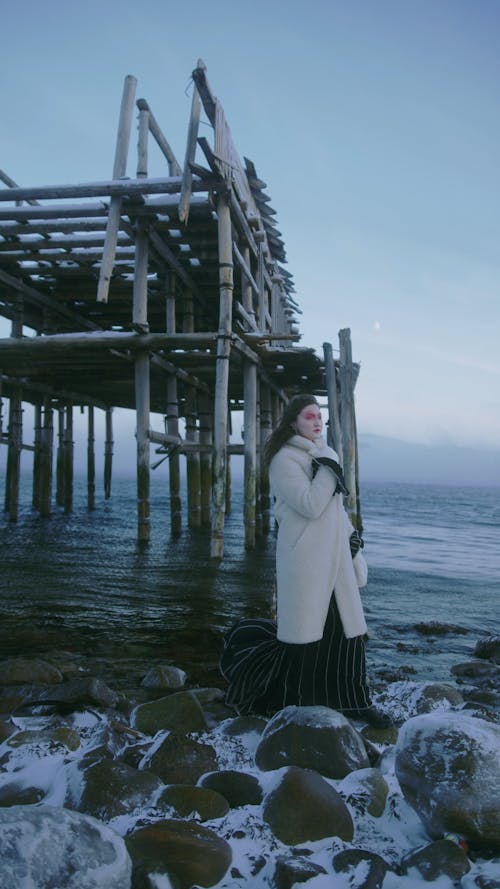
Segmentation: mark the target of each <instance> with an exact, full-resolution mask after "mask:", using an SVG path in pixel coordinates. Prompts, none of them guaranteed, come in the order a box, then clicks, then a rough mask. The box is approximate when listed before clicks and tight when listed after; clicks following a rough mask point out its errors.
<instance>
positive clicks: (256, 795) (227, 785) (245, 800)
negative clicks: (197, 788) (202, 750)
mask: <svg viewBox="0 0 500 889" xmlns="http://www.w3.org/2000/svg"><path fill="white" fill-rule="evenodd" d="M200 783H201V786H202V787H210V788H211V789H212V790H216V791H217V792H218V793H221V794H222V795H223V796H224V797H225V798H226V799H227V801H228V803H229V805H230V807H231V808H232V809H237V808H238V807H239V806H258V805H259V803H261V802H262V788H261V786H260V784H259V782H258V780H257V778H256V777H255V776H254V775H248V774H246V773H245V772H237V771H236V770H234V769H226V770H221V771H220V772H210V773H209V774H208V775H204V776H203V778H202V779H201V782H200Z"/></svg>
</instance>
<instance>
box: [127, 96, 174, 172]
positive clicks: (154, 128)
mask: <svg viewBox="0 0 500 889" xmlns="http://www.w3.org/2000/svg"><path fill="white" fill-rule="evenodd" d="M137 107H138V108H139V110H140V111H147V112H149V113H148V122H149V132H150V133H151V135H152V136H153V139H154V140H155V142H156V144H157V145H158V148H159V149H160V151H161V152H162V154H163V155H164V157H166V159H167V161H168V168H169V170H168V171H169V174H170V176H181V175H182V170H181V167H180V165H179V164H178V162H177V158H176V157H175V154H174V152H173V150H172V148H171V147H170V144H169V143H168V142H167V140H166V139H165V136H164V135H163V133H162V131H161V129H160V127H159V125H158V123H157V121H156V118H155V116H154V114H153V112H152V111H151V108H150V107H149V105H148V103H147V102H146V99H137Z"/></svg>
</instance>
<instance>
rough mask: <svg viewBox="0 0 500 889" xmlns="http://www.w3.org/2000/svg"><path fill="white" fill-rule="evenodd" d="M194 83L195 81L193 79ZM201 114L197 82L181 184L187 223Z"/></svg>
mask: <svg viewBox="0 0 500 889" xmlns="http://www.w3.org/2000/svg"><path fill="white" fill-rule="evenodd" d="M198 65H199V66H200V65H203V62H202V61H201V59H198ZM193 83H194V81H193ZM200 116H201V100H200V94H199V92H198V90H197V88H196V84H194V87H193V97H192V100H191V114H190V117H189V128H188V136H187V144H186V154H185V157H184V172H183V174H182V186H181V197H180V201H179V220H180V221H181V222H182V223H183V224H184V225H187V221H188V218H189V204H190V199H191V191H192V188H191V186H192V182H193V170H192V166H191V165H192V163H193V162H194V158H195V154H196V140H197V138H198V129H199V126H200Z"/></svg>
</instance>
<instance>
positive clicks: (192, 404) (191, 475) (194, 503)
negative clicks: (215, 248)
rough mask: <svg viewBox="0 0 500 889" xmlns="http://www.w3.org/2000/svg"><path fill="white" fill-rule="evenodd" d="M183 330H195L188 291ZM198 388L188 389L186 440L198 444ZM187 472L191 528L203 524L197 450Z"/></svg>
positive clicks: (191, 458) (184, 307) (189, 331)
mask: <svg viewBox="0 0 500 889" xmlns="http://www.w3.org/2000/svg"><path fill="white" fill-rule="evenodd" d="M182 308H183V319H182V325H183V332H185V333H192V332H193V331H194V307H193V297H192V294H191V293H190V292H189V291H187V292H186V294H185V297H184V301H183V306H182ZM197 414H198V411H197V404H196V390H194V389H192V388H191V387H188V389H187V391H186V405H185V418H186V441H187V442H191V443H192V444H197V443H198V441H199V437H198V436H199V433H198V426H197ZM186 474H187V494H188V497H187V508H188V525H189V527H190V528H199V527H200V525H201V468H200V455H199V453H198V452H197V451H194V452H192V453H190V454H188V456H187V458H186Z"/></svg>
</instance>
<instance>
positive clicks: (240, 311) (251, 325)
mask: <svg viewBox="0 0 500 889" xmlns="http://www.w3.org/2000/svg"><path fill="white" fill-rule="evenodd" d="M234 307H235V309H236V311H237V312H238V314H239V315H241V317H242V318H243V320H244V321H245V322H246V324H247V326H248V327H249V328H250V330H252V331H254V332H255V333H258V330H257V325H256V323H255V315H250V314H249V313H248V312H247V311H246V309H244V308H243V306H242V305H241V303H240V302H238V300H235V302H234ZM246 332H247V331H244V333H246Z"/></svg>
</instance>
